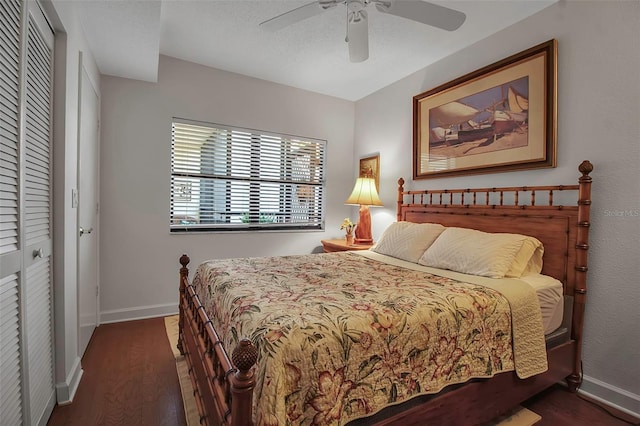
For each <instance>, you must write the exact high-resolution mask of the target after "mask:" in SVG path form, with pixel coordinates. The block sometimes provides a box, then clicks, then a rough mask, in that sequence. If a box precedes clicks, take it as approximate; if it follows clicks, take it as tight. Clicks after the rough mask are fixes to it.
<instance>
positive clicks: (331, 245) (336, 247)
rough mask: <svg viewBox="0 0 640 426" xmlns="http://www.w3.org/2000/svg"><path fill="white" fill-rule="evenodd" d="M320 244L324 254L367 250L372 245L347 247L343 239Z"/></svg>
mask: <svg viewBox="0 0 640 426" xmlns="http://www.w3.org/2000/svg"><path fill="white" fill-rule="evenodd" d="M320 242H321V243H322V248H323V250H324V252H325V253H331V252H334V251H348V250H368V249H369V248H371V247H373V244H353V245H347V240H346V239H344V238H340V239H339V240H321V241H320Z"/></svg>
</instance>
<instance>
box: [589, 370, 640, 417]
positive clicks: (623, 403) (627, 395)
mask: <svg viewBox="0 0 640 426" xmlns="http://www.w3.org/2000/svg"><path fill="white" fill-rule="evenodd" d="M578 392H579V393H581V394H583V395H585V396H587V397H589V398H591V399H594V400H596V401H599V402H602V403H603V404H606V405H608V406H610V407H613V408H616V409H618V410H620V411H622V412H623V413H626V414H629V415H631V416H634V417H637V418H639V419H640V395H636V394H633V393H631V392H629V391H626V390H624V389H620V388H618V387H615V386H612V385H610V384H608V383H605V382H602V381H600V380H598V379H594V378H593V377H589V376H583V377H582V385H581V386H580V390H579V391H578Z"/></svg>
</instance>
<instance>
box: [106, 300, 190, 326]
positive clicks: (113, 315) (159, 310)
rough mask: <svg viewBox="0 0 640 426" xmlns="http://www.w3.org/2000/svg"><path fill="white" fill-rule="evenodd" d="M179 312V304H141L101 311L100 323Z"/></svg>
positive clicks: (164, 315) (163, 315)
mask: <svg viewBox="0 0 640 426" xmlns="http://www.w3.org/2000/svg"><path fill="white" fill-rule="evenodd" d="M177 313H178V304H177V303H169V304H166V305H150V306H139V307H136V308H127V309H114V310H112V311H103V312H100V324H109V323H112V322H123V321H133V320H139V319H145V318H156V317H166V316H169V315H175V314H177Z"/></svg>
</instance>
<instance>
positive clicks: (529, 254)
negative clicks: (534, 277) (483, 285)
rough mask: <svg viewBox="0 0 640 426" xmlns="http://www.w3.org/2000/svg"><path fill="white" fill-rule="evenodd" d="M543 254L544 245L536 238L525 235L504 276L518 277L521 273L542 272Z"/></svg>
mask: <svg viewBox="0 0 640 426" xmlns="http://www.w3.org/2000/svg"><path fill="white" fill-rule="evenodd" d="M543 254H544V247H543V246H542V243H541V242H540V241H539V240H538V239H536V238H533V237H525V240H524V241H523V243H522V247H521V248H520V250H519V251H518V254H516V257H515V258H514V259H513V263H512V264H511V267H510V268H509V270H508V271H507V273H506V274H505V277H514V278H520V277H521V276H523V275H530V274H539V273H540V272H542V255H543Z"/></svg>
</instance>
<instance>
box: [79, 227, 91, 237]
mask: <svg viewBox="0 0 640 426" xmlns="http://www.w3.org/2000/svg"><path fill="white" fill-rule="evenodd" d="M92 232H93V228H89V229H84V228H83V227H82V226H81V227H80V236H81V237H82V236H83V235H84V234H90V233H92Z"/></svg>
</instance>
